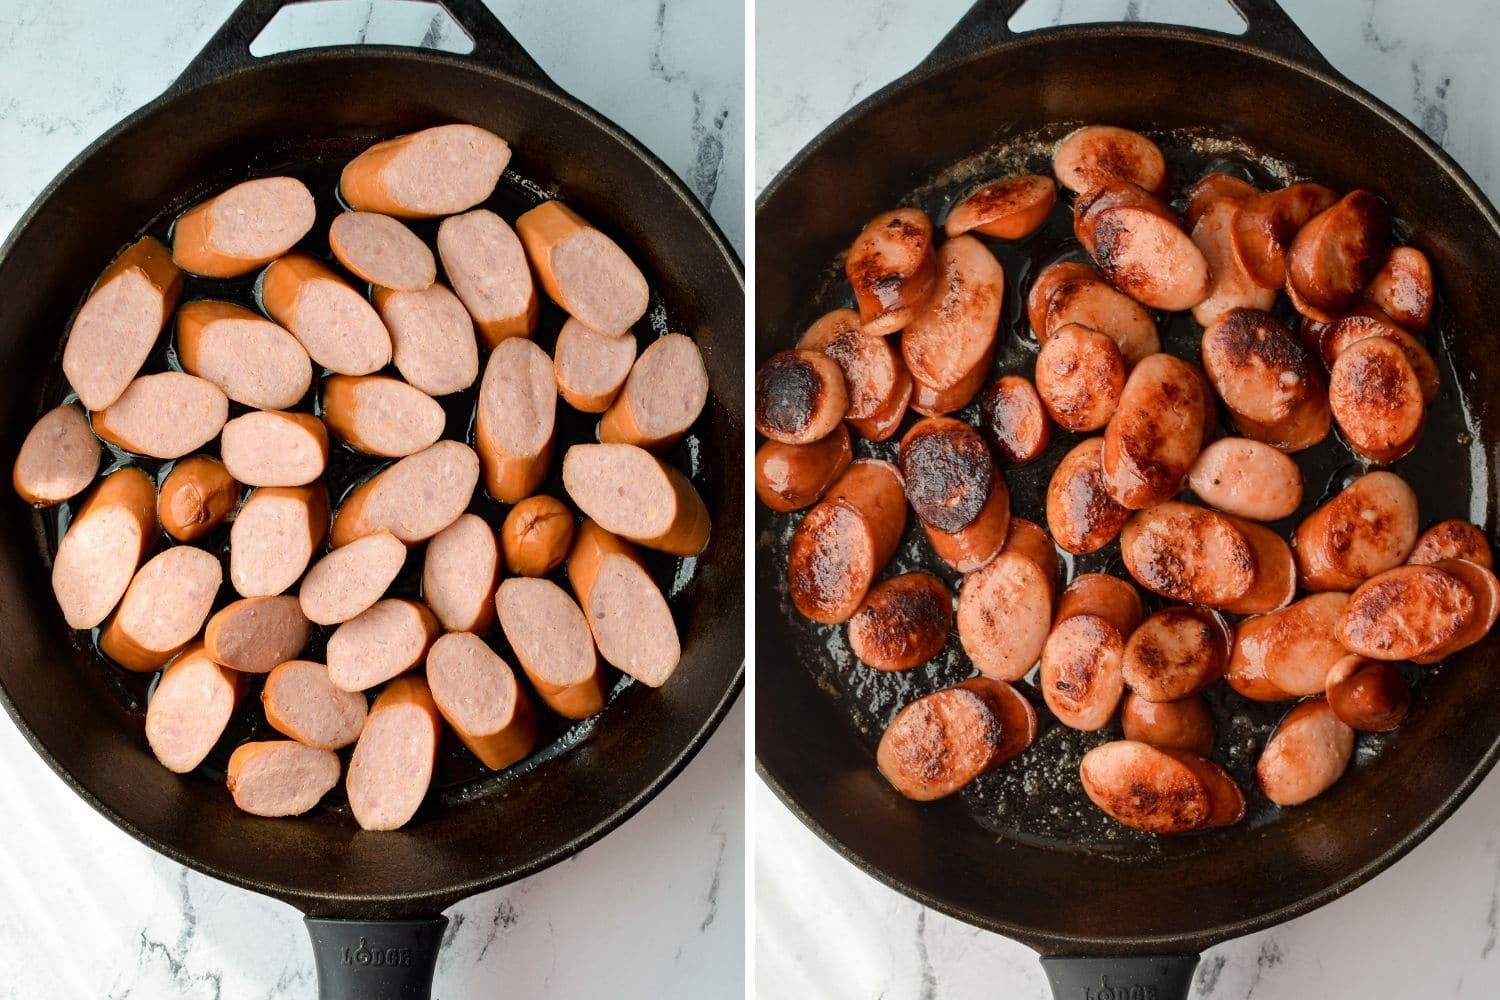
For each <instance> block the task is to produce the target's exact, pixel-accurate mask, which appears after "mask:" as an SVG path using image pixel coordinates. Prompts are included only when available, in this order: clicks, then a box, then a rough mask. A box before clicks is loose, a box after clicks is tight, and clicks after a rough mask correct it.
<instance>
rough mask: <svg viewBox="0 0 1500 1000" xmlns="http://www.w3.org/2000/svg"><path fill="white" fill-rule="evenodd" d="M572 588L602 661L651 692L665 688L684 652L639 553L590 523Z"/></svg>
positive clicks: (578, 545) (583, 530)
mask: <svg viewBox="0 0 1500 1000" xmlns="http://www.w3.org/2000/svg"><path fill="white" fill-rule="evenodd" d="M568 582H569V583H570V584H572V586H573V593H574V595H575V596H577V598H578V604H579V606H580V607H581V608H582V609H583V614H584V617H586V618H587V619H588V622H589V629H590V631H592V632H593V633H594V644H595V645H596V646H597V647H598V649H599V655H600V656H602V657H604V659H605V660H606V661H608V662H609V663H611V664H613V665H614V666H616V667H619V668H620V669H621V670H623V671H625V672H626V673H627V674H629V675H630V676H632V677H634V678H635V679H636V680H638V681H640V682H641V683H642V684H645V685H647V686H648V687H661V686H662V685H663V684H665V683H666V682H667V678H668V677H670V676H672V672H673V671H674V670H676V669H677V664H678V662H679V661H680V660H681V659H682V647H681V645H680V644H679V642H678V638H677V626H676V624H675V623H674V622H673V620H672V612H671V610H670V609H669V608H668V607H667V601H666V598H664V597H663V596H662V593H661V590H660V588H658V587H657V586H656V583H655V581H653V580H652V579H651V574H650V573H648V572H646V567H645V565H644V564H643V563H642V562H641V557H640V555H639V553H637V552H636V551H635V549H634V548H632V547H631V546H630V545H629V544H628V543H626V542H625V541H623V540H622V539H620V538H618V537H617V536H615V535H612V534H610V533H609V532H608V531H605V530H604V529H603V528H601V527H600V526H599V525H597V524H595V523H594V522H593V521H589V520H585V521H584V522H583V523H582V524H580V525H579V526H578V537H577V540H576V541H574V543H573V551H572V552H571V553H570V554H569V556H568Z"/></svg>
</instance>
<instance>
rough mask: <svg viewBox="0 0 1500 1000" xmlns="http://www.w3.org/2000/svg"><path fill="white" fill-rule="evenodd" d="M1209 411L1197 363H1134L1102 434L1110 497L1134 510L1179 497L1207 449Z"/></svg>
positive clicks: (1161, 357)
mask: <svg viewBox="0 0 1500 1000" xmlns="http://www.w3.org/2000/svg"><path fill="white" fill-rule="evenodd" d="M1208 412H1209V411H1208V406H1207V398H1206V396H1205V388H1204V384H1203V380H1202V378H1200V377H1199V375H1198V372H1197V369H1196V368H1195V367H1194V366H1193V365H1191V364H1189V363H1188V362H1186V361H1181V360H1179V359H1177V358H1175V357H1173V356H1172V355H1170V354H1153V355H1152V356H1151V357H1149V358H1146V359H1145V360H1144V361H1142V362H1141V363H1140V364H1138V365H1136V367H1135V370H1134V371H1132V372H1131V373H1130V378H1129V379H1127V380H1126V382H1125V388H1124V390H1123V391H1122V392H1121V394H1120V404H1119V407H1118V408H1117V409H1116V410H1115V415H1114V417H1113V418H1112V419H1111V420H1110V422H1109V427H1108V428H1107V429H1106V430H1105V432H1104V451H1103V453H1102V456H1101V459H1100V467H1101V468H1102V470H1103V474H1104V484H1105V487H1106V488H1107V489H1108V490H1109V495H1110V496H1112V497H1113V498H1114V499H1115V501H1116V502H1117V503H1119V504H1120V505H1121V506H1122V507H1127V508H1129V509H1131V510H1140V509H1142V508H1145V507H1153V506H1155V505H1156V504H1159V503H1162V502H1164V501H1166V500H1170V499H1171V498H1172V497H1174V496H1176V495H1177V493H1178V492H1179V491H1181V489H1182V487H1183V486H1184V484H1185V483H1186V482H1187V476H1188V471H1189V470H1190V469H1191V468H1192V467H1193V462H1194V461H1195V460H1196V459H1197V458H1198V452H1199V451H1200V450H1201V449H1202V447H1203V438H1204V426H1205V425H1206V423H1207V418H1208ZM1055 533H1056V532H1055V531H1054V534H1055Z"/></svg>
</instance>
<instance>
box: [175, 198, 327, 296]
mask: <svg viewBox="0 0 1500 1000" xmlns="http://www.w3.org/2000/svg"><path fill="white" fill-rule="evenodd" d="M317 216H318V209H317V206H316V205H315V204H314V203H313V196H312V192H311V191H309V190H308V189H307V185H306V184H303V183H302V182H301V181H299V180H297V178H295V177H261V178H258V179H256V180H252V181H245V182H244V183H242V184H236V185H235V186H234V187H232V188H230V189H229V190H227V191H224V192H222V193H220V194H217V195H215V196H214V197H212V198H210V199H208V200H207V201H205V202H201V203H199V204H197V205H194V206H193V207H192V208H190V209H188V210H187V211H186V212H184V213H183V214H182V215H181V216H179V217H178V219H177V222H176V223H175V224H174V225H173V226H172V260H173V261H174V262H175V263H176V264H177V266H178V267H180V268H182V269H183V270H184V271H188V272H190V273H192V274H197V275H201V276H203V277H205V278H237V277H239V276H240V275H242V274H249V273H250V272H251V271H254V270H255V269H256V268H259V267H260V266H262V265H264V264H268V263H270V262H271V261H273V260H275V259H276V258H277V257H280V256H281V255H282V254H284V253H286V252H287V251H288V250H290V249H291V248H292V247H294V246H296V245H297V244H298V243H299V242H300V241H301V239H302V237H304V236H306V235H307V234H308V233H309V232H311V231H312V227H313V223H314V222H316V221H317Z"/></svg>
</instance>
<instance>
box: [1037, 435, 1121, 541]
mask: <svg viewBox="0 0 1500 1000" xmlns="http://www.w3.org/2000/svg"><path fill="white" fill-rule="evenodd" d="M1103 453H1104V439H1103V438H1098V437H1095V438H1088V439H1087V440H1085V441H1081V442H1079V444H1078V445H1077V446H1076V447H1074V449H1073V450H1072V451H1070V452H1068V453H1067V454H1066V455H1064V456H1063V460H1062V461H1061V462H1059V463H1058V465H1057V469H1056V470H1054V471H1053V473H1052V480H1051V482H1049V483H1048V484H1047V529H1048V530H1049V531H1051V532H1052V537H1053V538H1055V539H1056V540H1057V544H1058V545H1059V546H1061V547H1062V548H1063V549H1064V550H1065V551H1067V552H1071V553H1073V554H1074V555H1086V554H1087V553H1090V552H1097V551H1099V550H1100V549H1102V548H1104V546H1106V545H1108V544H1109V543H1110V542H1112V541H1114V540H1115V538H1116V537H1117V536H1118V535H1119V534H1120V528H1121V526H1123V525H1124V524H1125V519H1126V518H1127V517H1129V516H1130V511H1128V510H1126V509H1125V508H1124V507H1122V506H1121V505H1120V504H1119V503H1118V502H1117V501H1116V500H1115V498H1114V497H1112V496H1111V495H1110V492H1109V489H1108V487H1107V486H1106V484H1105V480H1104V469H1103V465H1102V456H1103Z"/></svg>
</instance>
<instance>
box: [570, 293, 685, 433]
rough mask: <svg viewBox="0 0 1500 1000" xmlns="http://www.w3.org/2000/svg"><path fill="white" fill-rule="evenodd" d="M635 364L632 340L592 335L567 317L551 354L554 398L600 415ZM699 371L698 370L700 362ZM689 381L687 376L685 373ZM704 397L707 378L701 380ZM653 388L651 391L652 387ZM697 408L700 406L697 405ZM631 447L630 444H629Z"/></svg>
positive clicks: (574, 320) (613, 399)
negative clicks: (554, 383)
mask: <svg viewBox="0 0 1500 1000" xmlns="http://www.w3.org/2000/svg"><path fill="white" fill-rule="evenodd" d="M634 364H635V337H633V336H629V335H627V336H624V337H611V336H609V335H608V334H604V333H595V332H594V331H593V330H590V329H589V328H588V327H586V326H584V325H583V324H582V323H580V322H578V321H577V320H576V319H574V318H573V317H571V316H569V317H568V319H567V322H565V323H563V327H562V330H561V331H560V332H559V333H558V335H557V346H556V347H554V348H553V350H552V374H553V376H554V377H555V378H556V379H557V394H558V395H559V396H561V397H562V398H563V399H565V400H566V401H567V403H568V405H569V406H571V407H573V409H575V410H580V411H582V412H584V413H604V412H605V411H606V410H608V409H609V408H610V405H611V404H613V403H614V402H615V399H616V397H617V396H619V394H620V387H621V386H623V385H624V384H625V380H626V379H627V378H629V376H630V368H631V366H632V365H634ZM699 367H700V368H701V367H702V365H701V362H700V365H699ZM686 374H687V375H688V377H689V378H691V372H688V373H686ZM704 386H705V389H704V392H705V395H706V394H707V377H706V376H705V378H704ZM653 388H655V387H654V386H653ZM700 406H701V404H700ZM632 443H633V442H632Z"/></svg>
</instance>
